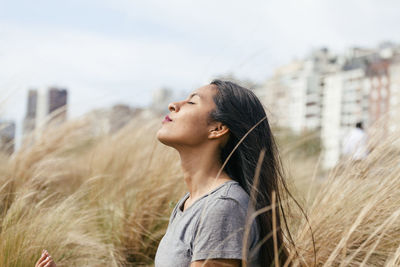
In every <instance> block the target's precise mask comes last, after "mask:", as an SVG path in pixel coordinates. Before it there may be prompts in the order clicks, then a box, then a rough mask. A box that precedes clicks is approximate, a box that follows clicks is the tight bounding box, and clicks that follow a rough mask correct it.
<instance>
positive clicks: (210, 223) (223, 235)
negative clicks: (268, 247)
mask: <svg viewBox="0 0 400 267" xmlns="http://www.w3.org/2000/svg"><path fill="white" fill-rule="evenodd" d="M200 217H201V219H200V221H199V224H198V227H197V231H196V234H195V236H194V240H193V254H192V255H193V256H192V262H193V261H196V260H205V259H242V247H243V235H244V228H245V224H246V211H245V210H244V209H243V208H242V207H241V206H240V205H239V203H238V202H237V201H236V200H234V199H232V198H218V199H216V200H215V201H212V202H211V203H208V204H207V205H206V207H205V210H204V211H203V212H202V214H201V216H200Z"/></svg>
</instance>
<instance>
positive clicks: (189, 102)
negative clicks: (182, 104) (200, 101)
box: [188, 101, 196, 105]
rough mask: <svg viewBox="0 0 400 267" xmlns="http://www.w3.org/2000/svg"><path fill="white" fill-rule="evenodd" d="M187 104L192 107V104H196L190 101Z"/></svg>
mask: <svg viewBox="0 0 400 267" xmlns="http://www.w3.org/2000/svg"><path fill="white" fill-rule="evenodd" d="M188 104H191V105H194V104H196V103H194V102H191V101H188Z"/></svg>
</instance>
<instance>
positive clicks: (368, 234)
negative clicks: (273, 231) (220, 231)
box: [0, 119, 400, 267]
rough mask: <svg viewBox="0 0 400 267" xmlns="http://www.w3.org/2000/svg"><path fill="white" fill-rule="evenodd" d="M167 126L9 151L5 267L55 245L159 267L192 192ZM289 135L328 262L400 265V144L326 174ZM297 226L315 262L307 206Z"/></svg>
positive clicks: (92, 261) (89, 261) (71, 252)
mask: <svg viewBox="0 0 400 267" xmlns="http://www.w3.org/2000/svg"><path fill="white" fill-rule="evenodd" d="M158 127H159V122H158V121H157V122H150V123H146V124H143V123H141V121H140V120H135V122H132V123H131V124H129V125H128V126H126V127H125V128H123V129H122V130H121V131H119V132H117V133H116V134H114V135H101V136H93V135H92V134H91V124H90V123H88V121H85V120H84V119H82V120H77V121H74V122H69V123H67V124H64V125H62V126H61V127H59V128H57V129H53V130H48V131H46V132H45V133H44V134H43V135H42V137H41V138H40V139H39V140H37V141H36V142H35V143H34V144H33V145H32V146H29V147H24V148H22V149H21V150H20V151H19V152H18V153H17V154H16V155H14V156H13V157H12V158H7V157H5V156H1V158H0V160H1V161H0V266H24V267H25V266H33V265H34V262H35V260H36V259H37V258H38V255H40V251H41V250H42V249H43V248H46V249H48V250H49V251H50V253H51V254H52V255H53V257H54V258H55V260H56V262H57V263H58V265H59V266H140V265H151V264H152V259H153V258H154V254H155V251H156V247H157V244H158V242H159V240H160V238H161V237H162V235H163V234H164V232H165V230H166V226H167V224H168V219H169V215H170V212H171V210H172V207H173V206H174V204H175V203H176V201H177V200H178V199H179V198H180V197H181V196H182V194H183V192H184V190H185V188H184V183H183V181H182V179H181V173H180V166H179V158H178V155H177V154H176V153H175V152H174V151H173V150H172V149H169V148H166V147H164V146H162V145H161V144H159V143H158V142H157V141H156V138H155V133H156V130H157V129H158ZM281 140H282V141H281V142H284V143H281V146H283V145H286V147H287V148H288V149H287V150H285V151H284V162H285V163H286V165H287V169H288V171H289V173H290V174H291V177H292V179H291V182H292V183H293V184H295V185H296V186H297V188H298V189H299V190H297V191H296V192H295V195H296V197H297V198H299V199H300V200H301V202H302V204H303V205H304V207H305V209H306V211H307V213H308V216H309V220H310V224H311V227H312V229H313V232H314V237H315V245H316V260H317V265H325V266H332V265H333V266H359V265H365V266H382V265H388V266H394V265H399V264H400V218H399V216H400V193H399V192H400V179H399V178H400V177H399V176H400V154H399V150H397V149H396V148H395V145H394V143H396V142H397V143H398V141H397V140H398V139H397V138H396V137H395V136H393V137H392V138H391V139H389V140H388V141H386V142H385V143H383V144H379V146H376V147H375V150H374V151H373V152H372V153H371V154H370V156H369V157H368V159H367V160H366V161H364V162H362V163H358V164H354V163H351V162H344V163H343V164H342V165H340V166H339V167H338V168H337V169H335V170H333V171H332V172H331V173H329V174H328V176H329V178H325V179H324V178H322V175H323V174H322V173H321V172H320V171H319V170H318V169H316V164H317V162H318V155H319V154H318V149H315V147H316V148H318V145H317V146H312V149H313V150H312V151H313V152H312V153H311V154H310V153H308V152H307V153H305V154H304V153H301V151H304V148H305V147H307V146H304V144H305V142H303V143H302V142H301V141H294V143H293V142H289V140H288V139H281ZM306 140H309V138H308V137H307V138H306ZM397 145H398V144H397ZM298 152H300V153H298ZM294 210H295V209H294ZM291 223H292V225H293V227H292V228H293V229H294V237H295V241H296V243H297V247H298V253H299V254H298V255H295V256H294V258H293V263H295V264H302V265H308V266H313V265H314V254H313V250H312V248H313V245H312V242H311V238H310V232H309V231H308V229H309V228H308V225H307V223H306V222H305V220H304V218H303V217H302V216H300V215H299V214H298V212H296V211H294V212H293V217H292V218H291Z"/></svg>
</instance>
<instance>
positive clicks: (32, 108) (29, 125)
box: [22, 89, 38, 133]
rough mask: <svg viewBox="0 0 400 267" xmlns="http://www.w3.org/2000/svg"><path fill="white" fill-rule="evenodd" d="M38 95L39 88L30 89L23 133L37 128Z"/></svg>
mask: <svg viewBox="0 0 400 267" xmlns="http://www.w3.org/2000/svg"><path fill="white" fill-rule="evenodd" d="M37 97H38V96H37V90H35V89H31V90H29V91H28V101H27V107H26V115H25V118H24V122H23V127H22V128H23V130H22V132H23V133H29V132H31V131H32V130H33V129H35V121H36V106H37Z"/></svg>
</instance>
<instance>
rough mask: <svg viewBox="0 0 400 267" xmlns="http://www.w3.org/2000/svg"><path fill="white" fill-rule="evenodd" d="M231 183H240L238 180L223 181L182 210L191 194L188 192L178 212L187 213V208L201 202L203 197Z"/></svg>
mask: <svg viewBox="0 0 400 267" xmlns="http://www.w3.org/2000/svg"><path fill="white" fill-rule="evenodd" d="M229 183H238V182H237V181H235V180H231V181H227V182H225V183H223V184H221V185H219V186H217V187H216V188H214V189H213V190H211V191H210V192H208V193H206V194H204V195H203V196H201V197H199V198H198V199H196V201H195V202H193V203H192V205H190V207H188V208H187V209H186V210H182V209H181V207H182V208H183V205H184V204H185V202H186V200H187V199H188V198H189V196H190V193H189V192H187V193H186V195H185V196H184V197H183V199H182V201H181V203H180V204H179V206H178V212H179V213H186V211H187V210H189V209H190V208H191V207H192V206H193V205H194V204H196V203H197V202H199V201H200V200H201V199H203V198H205V197H207V196H209V195H211V194H212V193H214V192H215V191H217V190H218V189H220V188H222V187H223V186H225V185H228V184H229Z"/></svg>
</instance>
